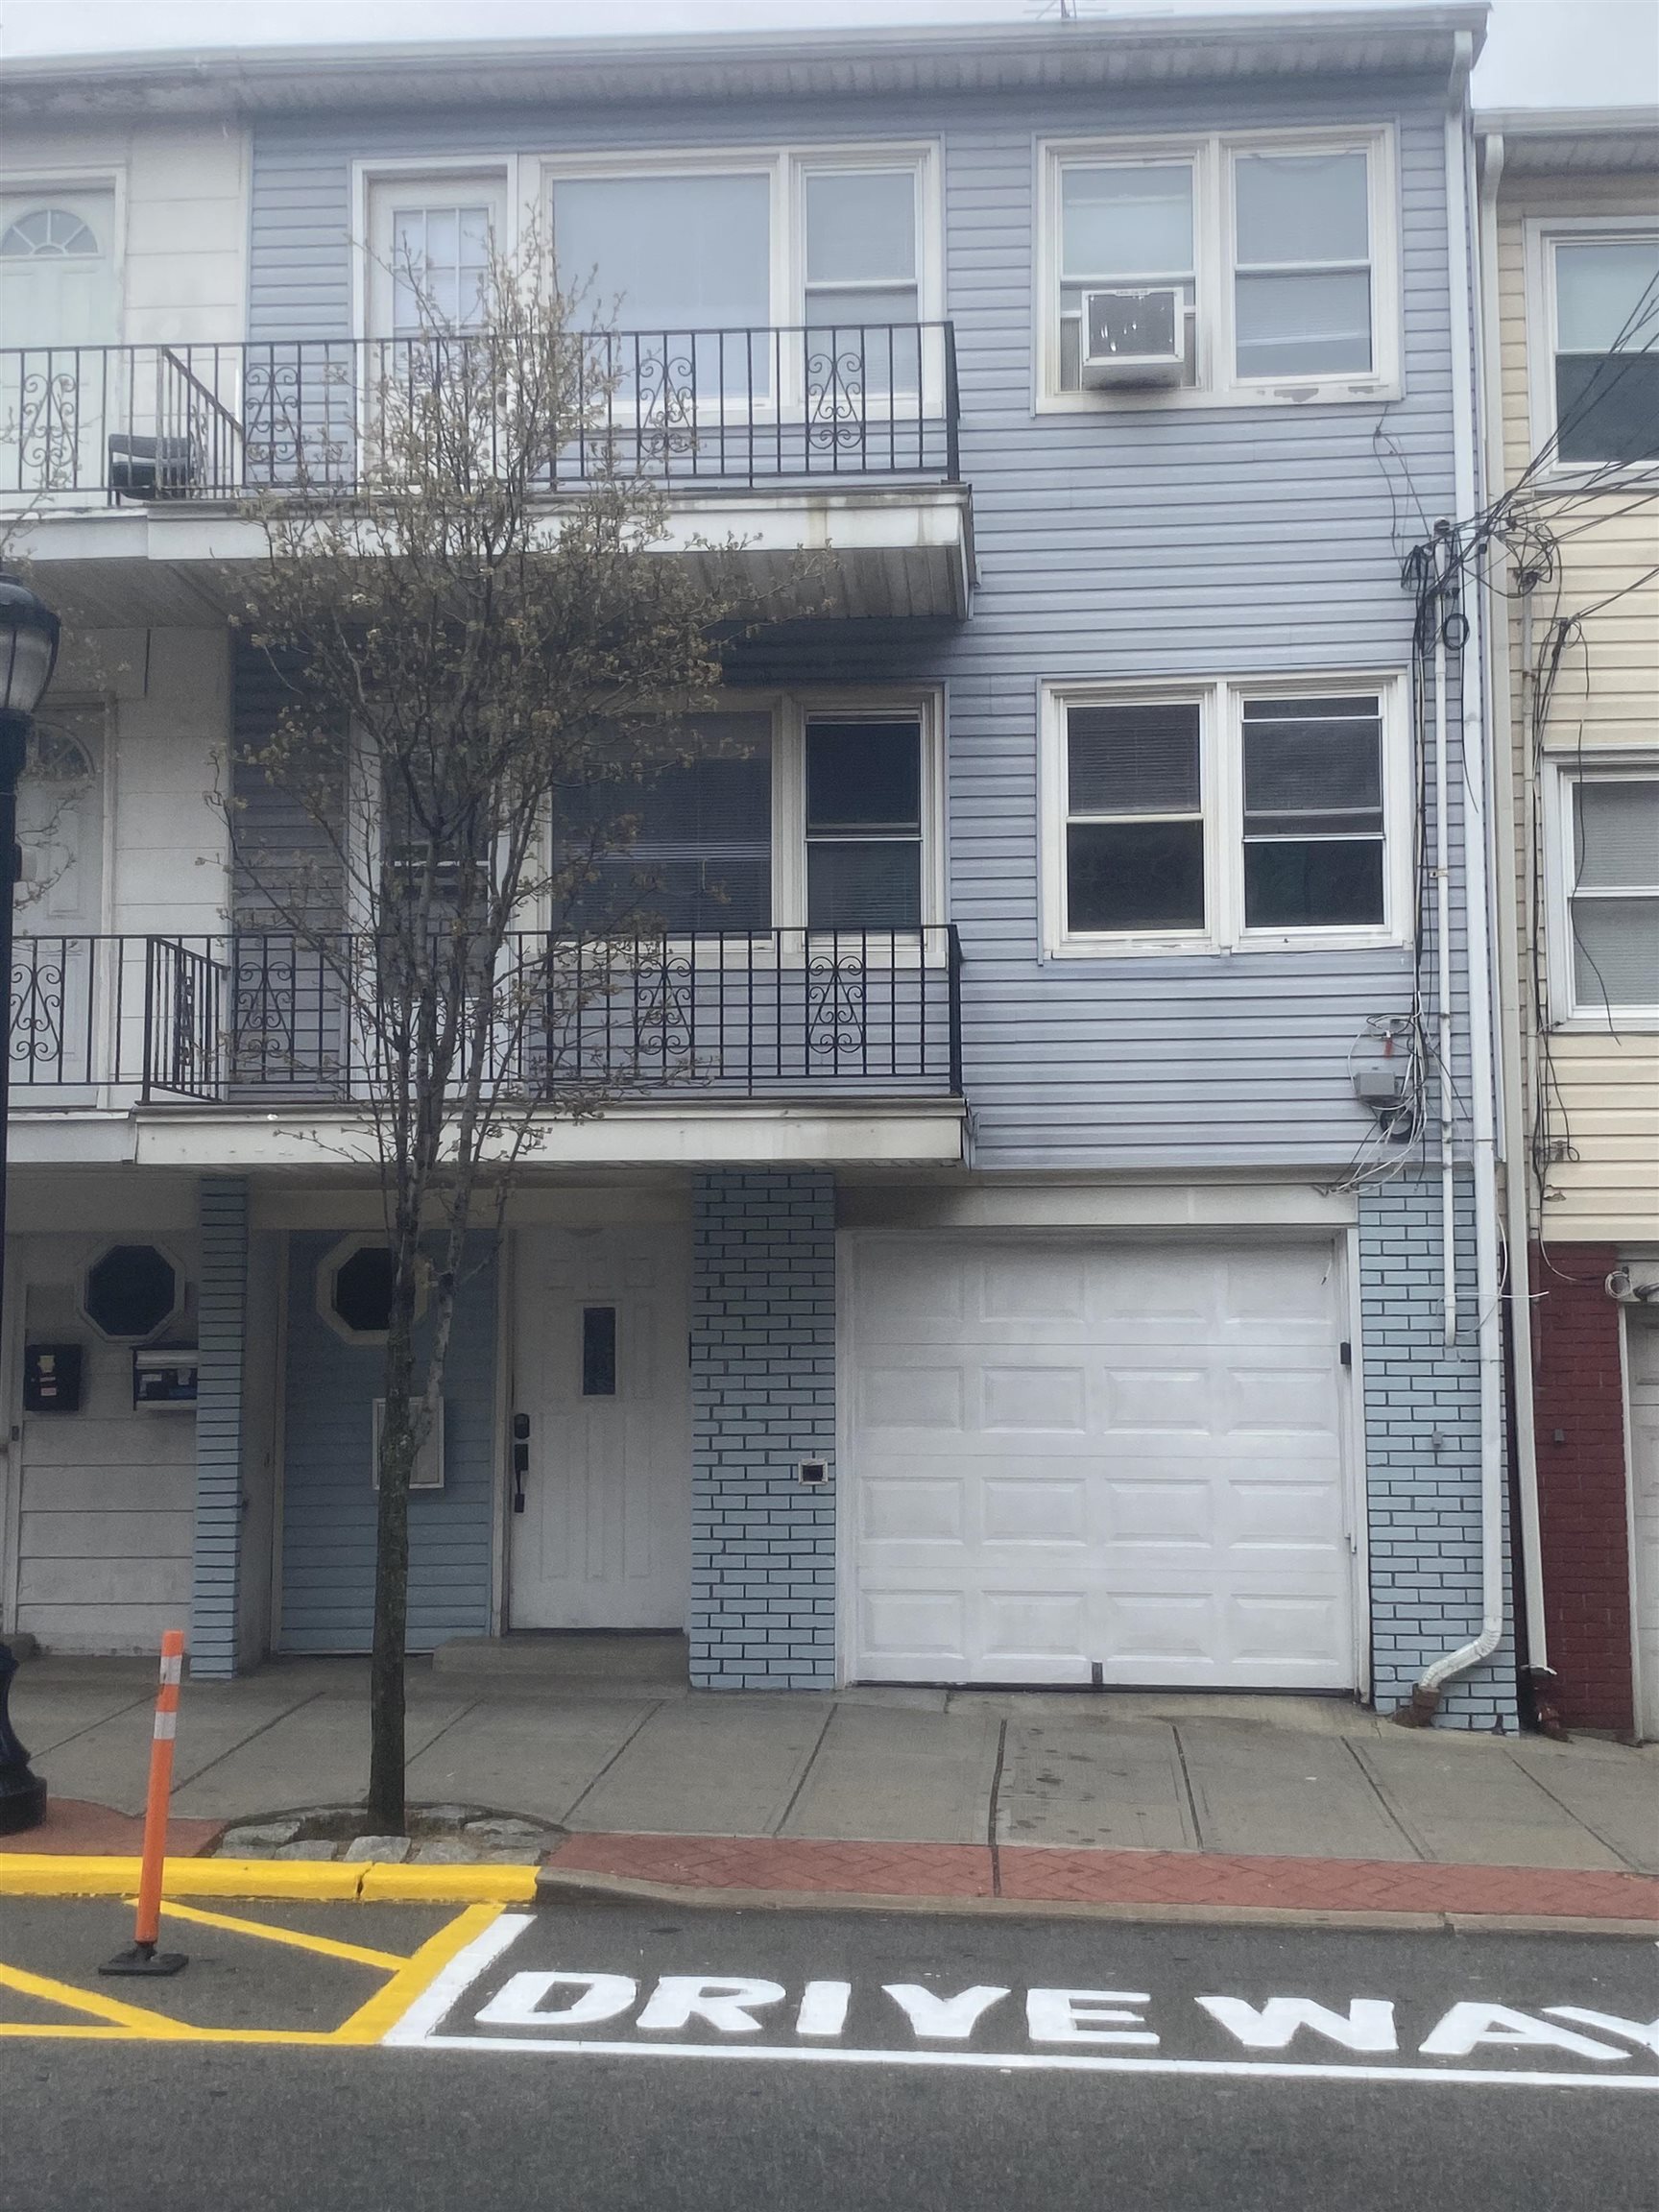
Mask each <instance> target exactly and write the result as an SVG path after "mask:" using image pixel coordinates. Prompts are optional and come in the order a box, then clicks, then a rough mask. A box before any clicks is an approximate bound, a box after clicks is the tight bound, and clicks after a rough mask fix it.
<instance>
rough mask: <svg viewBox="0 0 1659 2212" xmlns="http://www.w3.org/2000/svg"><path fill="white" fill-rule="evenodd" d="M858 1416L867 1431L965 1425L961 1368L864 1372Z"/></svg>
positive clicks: (958, 1428)
mask: <svg viewBox="0 0 1659 2212" xmlns="http://www.w3.org/2000/svg"><path fill="white" fill-rule="evenodd" d="M857 1396H858V1416H859V1419H860V1421H861V1422H862V1423H863V1425H864V1426H865V1427H867V1428H869V1429H948V1430H950V1431H952V1433H955V1432H958V1431H961V1430H962V1428H963V1427H964V1426H965V1425H966V1405H965V1400H964V1377H963V1373H962V1370H961V1368H960V1367H937V1366H934V1367H929V1366H921V1365H904V1366H897V1365H895V1366H883V1367H871V1368H868V1369H866V1371H865V1372H864V1374H863V1375H862V1376H861V1377H860V1379H859V1384H858V1393H857Z"/></svg>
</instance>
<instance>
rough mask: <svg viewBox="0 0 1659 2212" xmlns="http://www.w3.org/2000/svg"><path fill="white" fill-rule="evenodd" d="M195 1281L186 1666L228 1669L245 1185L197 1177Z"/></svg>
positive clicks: (236, 1586)
mask: <svg viewBox="0 0 1659 2212" xmlns="http://www.w3.org/2000/svg"><path fill="white" fill-rule="evenodd" d="M197 1205H198V1211H199V1217H200V1224H201V1235H202V1283H201V1288H200V1291H199V1293H198V1300H197V1337H196V1342H197V1362H198V1364H197V1383H196V1531H195V1547H194V1561H193V1567H192V1574H191V1585H190V1671H191V1673H192V1674H193V1675H200V1676H204V1677H206V1678H208V1679H218V1680H224V1679H225V1678H227V1677H228V1676H229V1675H232V1674H234V1673H235V1671H236V1607H237V1599H238V1597H239V1594H240V1590H241V1579H242V1371H243V1362H244V1358H245V1356H246V1344H247V1314H248V1182H247V1178H246V1177H245V1176H241V1175H204V1177H203V1178H202V1183H201V1188H200V1191H199V1193H198V1199H197Z"/></svg>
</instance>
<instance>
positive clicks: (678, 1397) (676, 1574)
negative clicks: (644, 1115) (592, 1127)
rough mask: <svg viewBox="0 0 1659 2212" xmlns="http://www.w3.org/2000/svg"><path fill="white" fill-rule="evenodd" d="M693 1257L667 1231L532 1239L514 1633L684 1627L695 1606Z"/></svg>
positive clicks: (521, 1286) (520, 1320)
mask: <svg viewBox="0 0 1659 2212" xmlns="http://www.w3.org/2000/svg"><path fill="white" fill-rule="evenodd" d="M689 1305H690V1251H689V1244H688V1239H687V1238H685V1236H684V1235H683V1234H681V1233H679V1232H677V1231H675V1230H672V1229H664V1228H662V1227H648V1228H613V1229H612V1228H607V1229H535V1230H526V1231H524V1232H522V1233H521V1234H520V1237H519V1239H518V1261H517V1337H516V1350H515V1362H514V1363H515V1368H516V1372H517V1383H516V1389H515V1396H514V1410H515V1412H516V1413H517V1414H520V1415H522V1416H524V1417H525V1418H527V1419H528V1421H529V1425H530V1433H529V1437H528V1439H527V1441H528V1444H529V1467H528V1470H527V1472H526V1473H525V1475H524V1476H523V1478H522V1481H521V1482H516V1492H517V1494H521V1496H522V1501H523V1503H522V1510H518V1509H517V1504H518V1495H515V1498H514V1501H513V1510H512V1514H511V1520H510V1524H509V1527H510V1538H511V1559H512V1577H511V1592H510V1615H509V1624H510V1625H511V1626H512V1627H515V1628H683V1627H684V1626H685V1616H686V1611H687V1608H688V1605H689V1602H690V1594H691V1401H690V1380H689V1374H688V1362H687V1350H686V1347H687V1343H688V1331H689V1327H690V1317H689Z"/></svg>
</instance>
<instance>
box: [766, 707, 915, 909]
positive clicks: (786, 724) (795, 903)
mask: <svg viewBox="0 0 1659 2212" xmlns="http://www.w3.org/2000/svg"><path fill="white" fill-rule="evenodd" d="M910 715H914V716H915V717H916V720H917V722H918V723H919V725H920V728H921V744H922V777H921V821H922V857H921V873H922V897H921V906H920V924H919V926H921V927H922V928H924V929H928V928H933V927H935V926H938V925H939V924H940V923H942V922H944V921H945V919H946V889H945V877H946V870H945V820H944V814H945V762H944V742H943V732H944V713H943V710H942V703H941V701H940V698H939V695H938V693H937V692H936V691H930V690H920V691H919V690H904V689H898V690H890V691H889V690H877V689H875V688H866V687H860V688H858V689H856V690H844V691H838V692H837V691H829V690H808V691H791V692H785V693H783V694H781V696H780V698H779V699H778V702H777V709H776V711H775V712H774V715H773V723H772V926H773V927H774V929H801V930H805V928H806V724H807V722H808V721H809V720H812V719H815V718H817V717H819V716H822V717H823V718H824V719H825V720H827V721H829V720H833V721H836V722H897V721H902V720H904V719H906V718H907V717H908V716H910ZM813 934H818V932H813ZM826 934H827V932H826Z"/></svg>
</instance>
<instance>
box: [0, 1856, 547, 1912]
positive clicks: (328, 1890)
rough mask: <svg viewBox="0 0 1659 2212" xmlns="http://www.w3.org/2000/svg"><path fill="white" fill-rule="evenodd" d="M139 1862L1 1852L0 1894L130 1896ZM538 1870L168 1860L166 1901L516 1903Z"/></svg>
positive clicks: (529, 1892) (530, 1893)
mask: <svg viewBox="0 0 1659 2212" xmlns="http://www.w3.org/2000/svg"><path fill="white" fill-rule="evenodd" d="M138 1865H139V1862H138V1861H137V1860H136V1859H77V1858H71V1857H68V1856H64V1857H61V1858H60V1857H57V1856H55V1855H49V1854H47V1853H45V1852H23V1851H19V1852H0V1897H130V1896H131V1895H132V1892H133V1891H134V1890H135V1889H136V1888H137V1887H138ZM538 1872H539V1868H538V1867H536V1866H535V1865H529V1864H527V1865H522V1866H466V1865H460V1866H444V1865H434V1866H421V1865H415V1866H392V1865H387V1864H384V1863H381V1862H380V1861H378V1860H373V1859H371V1860H350V1861H342V1860H338V1859H170V1860H169V1861H168V1862H167V1870H166V1876H165V1879H164V1880H163V1883H162V1887H161V1893H162V1895H163V1896H164V1897H251V1898H266V1899H271V1900H276V1901H280V1900H281V1899H284V1898H288V1899H292V1900H297V1901H309V1902H311V1903H328V1902H331V1901H344V1902H346V1903H351V1904H354V1903H359V1902H362V1903H367V1902H369V1901H371V1900H374V1899H378V1900H382V1901H390V1900H397V1901H399V1902H401V1903H402V1904H405V1905H471V1904H491V1905H514V1904H519V1903H523V1902H527V1901H528V1900H530V1899H531V1898H533V1897H534V1896H535V1894H536V1876H537V1873H538Z"/></svg>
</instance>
